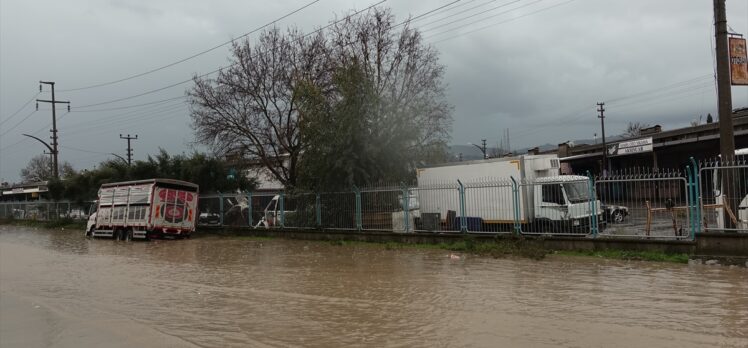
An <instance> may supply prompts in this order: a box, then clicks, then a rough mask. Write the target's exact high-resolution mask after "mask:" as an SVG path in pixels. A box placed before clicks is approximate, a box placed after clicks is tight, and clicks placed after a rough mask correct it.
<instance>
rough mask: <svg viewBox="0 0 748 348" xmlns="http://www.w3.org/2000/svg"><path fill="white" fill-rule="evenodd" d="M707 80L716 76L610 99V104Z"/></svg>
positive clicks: (702, 76) (705, 76) (703, 76)
mask: <svg viewBox="0 0 748 348" xmlns="http://www.w3.org/2000/svg"><path fill="white" fill-rule="evenodd" d="M707 78H709V79H713V78H714V76H712V74H705V75H701V76H699V77H694V78H692V79H688V80H684V81H680V82H675V83H672V84H669V85H665V86H662V87H658V88H652V89H649V90H646V91H643V92H637V93H634V94H629V95H627V96H623V97H618V98H613V99H608V104H614V103H618V102H620V101H622V100H627V99H632V98H636V97H638V96H641V95H649V94H651V93H654V92H658V91H662V90H663V89H669V88H673V87H679V86H683V85H689V84H692V83H696V82H701V80H705V79H707ZM709 83H711V81H709Z"/></svg>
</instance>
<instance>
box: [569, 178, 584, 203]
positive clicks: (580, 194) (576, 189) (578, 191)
mask: <svg viewBox="0 0 748 348" xmlns="http://www.w3.org/2000/svg"><path fill="white" fill-rule="evenodd" d="M564 190H566V195H567V196H568V197H569V202H571V203H583V202H587V201H589V200H590V188H589V187H588V184H587V183H586V182H583V181H579V182H570V183H566V184H564Z"/></svg>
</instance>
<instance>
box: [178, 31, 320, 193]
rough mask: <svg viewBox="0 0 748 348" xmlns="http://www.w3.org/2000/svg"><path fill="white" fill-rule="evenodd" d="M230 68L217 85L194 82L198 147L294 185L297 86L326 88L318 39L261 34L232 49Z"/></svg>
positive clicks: (297, 152)
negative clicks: (237, 157)
mask: <svg viewBox="0 0 748 348" xmlns="http://www.w3.org/2000/svg"><path fill="white" fill-rule="evenodd" d="M232 53H233V59H232V64H231V65H230V66H229V67H228V68H226V69H224V70H221V71H220V72H219V73H218V76H217V77H216V78H215V79H200V78H197V77H196V78H195V79H194V81H195V86H194V87H193V88H192V89H191V90H190V91H189V92H188V96H189V97H190V102H191V117H192V122H193V128H194V129H195V132H196V137H197V140H198V142H201V143H203V144H207V145H209V146H210V147H211V148H212V150H213V151H214V153H216V154H222V155H225V154H227V153H230V152H239V153H240V154H242V155H244V156H246V157H250V158H252V159H254V160H258V161H259V162H260V163H262V165H263V166H264V167H265V168H266V169H267V170H268V171H269V172H270V174H271V175H272V176H273V177H274V178H276V179H277V180H278V181H279V182H280V183H282V184H283V185H284V186H286V187H293V186H295V184H296V177H297V170H296V167H297V164H298V161H299V155H300V154H301V153H302V151H303V144H302V142H301V137H300V135H299V114H298V110H297V105H296V103H297V96H296V93H297V92H296V83H297V82H298V81H299V80H301V79H304V80H309V81H313V82H314V83H315V84H318V85H325V84H327V83H329V68H328V67H327V66H326V64H327V53H326V47H325V42H324V37H323V36H322V35H315V36H304V35H302V34H301V33H300V32H299V31H297V30H293V29H292V30H289V31H288V32H287V33H286V34H285V35H284V34H283V33H281V32H280V30H278V29H273V30H269V31H266V32H263V33H262V34H261V35H260V38H259V40H258V42H257V44H256V45H254V46H252V44H251V43H250V41H249V40H245V41H244V42H243V43H241V44H235V45H234V47H233V52H232Z"/></svg>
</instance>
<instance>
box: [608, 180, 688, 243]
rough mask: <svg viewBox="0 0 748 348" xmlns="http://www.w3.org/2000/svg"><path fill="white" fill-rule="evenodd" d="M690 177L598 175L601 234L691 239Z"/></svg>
mask: <svg viewBox="0 0 748 348" xmlns="http://www.w3.org/2000/svg"><path fill="white" fill-rule="evenodd" d="M689 178H690V176H688V173H686V175H684V174H683V173H681V172H680V171H656V172H649V173H642V174H617V175H612V176H606V177H601V178H598V179H597V180H596V181H595V191H596V193H597V196H598V199H599V200H600V202H602V220H603V221H602V223H601V224H600V225H601V226H600V231H599V234H600V236H608V237H637V238H642V237H643V238H670V239H690V238H691V237H692V236H693V225H694V220H692V215H693V211H694V210H695V209H694V207H695V205H694V203H693V199H692V196H693V195H692V191H691V185H689Z"/></svg>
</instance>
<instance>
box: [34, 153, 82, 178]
mask: <svg viewBox="0 0 748 348" xmlns="http://www.w3.org/2000/svg"><path fill="white" fill-rule="evenodd" d="M59 172H60V175H61V176H62V178H68V177H71V176H73V175H75V173H76V172H75V169H74V168H73V166H72V165H71V164H70V163H69V162H63V163H60V170H59ZM53 177H54V173H53V172H52V159H51V158H50V157H49V155H38V156H34V157H32V158H31V159H30V160H29V163H28V164H26V167H25V168H23V169H21V179H22V180H23V181H24V182H39V181H47V180H52V179H53Z"/></svg>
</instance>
